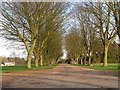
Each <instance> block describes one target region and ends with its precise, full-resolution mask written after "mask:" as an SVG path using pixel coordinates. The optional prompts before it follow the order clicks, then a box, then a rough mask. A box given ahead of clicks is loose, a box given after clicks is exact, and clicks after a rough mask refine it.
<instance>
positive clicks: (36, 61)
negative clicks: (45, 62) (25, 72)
mask: <svg viewBox="0 0 120 90" xmlns="http://www.w3.org/2000/svg"><path fill="white" fill-rule="evenodd" d="M35 67H38V55H36V58H35Z"/></svg>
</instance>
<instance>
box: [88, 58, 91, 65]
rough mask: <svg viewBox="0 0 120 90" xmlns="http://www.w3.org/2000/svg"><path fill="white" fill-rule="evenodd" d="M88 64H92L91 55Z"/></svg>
mask: <svg viewBox="0 0 120 90" xmlns="http://www.w3.org/2000/svg"><path fill="white" fill-rule="evenodd" d="M88 65H89V66H90V65H91V56H89V61H88Z"/></svg>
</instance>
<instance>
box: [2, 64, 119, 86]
mask: <svg viewBox="0 0 120 90" xmlns="http://www.w3.org/2000/svg"><path fill="white" fill-rule="evenodd" d="M2 87H3V88H118V76H117V72H115V71H96V70H93V69H87V68H82V67H80V66H72V65H69V64H60V65H59V66H57V67H56V68H54V69H47V70H32V71H23V72H16V73H3V74H2Z"/></svg>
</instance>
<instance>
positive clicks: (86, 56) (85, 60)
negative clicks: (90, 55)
mask: <svg viewBox="0 0 120 90" xmlns="http://www.w3.org/2000/svg"><path fill="white" fill-rule="evenodd" d="M86 59H87V56H85V58H84V65H86Z"/></svg>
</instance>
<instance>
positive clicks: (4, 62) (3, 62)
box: [0, 57, 15, 66]
mask: <svg viewBox="0 0 120 90" xmlns="http://www.w3.org/2000/svg"><path fill="white" fill-rule="evenodd" d="M0 66H15V59H13V58H4V57H1V58H0Z"/></svg>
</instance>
